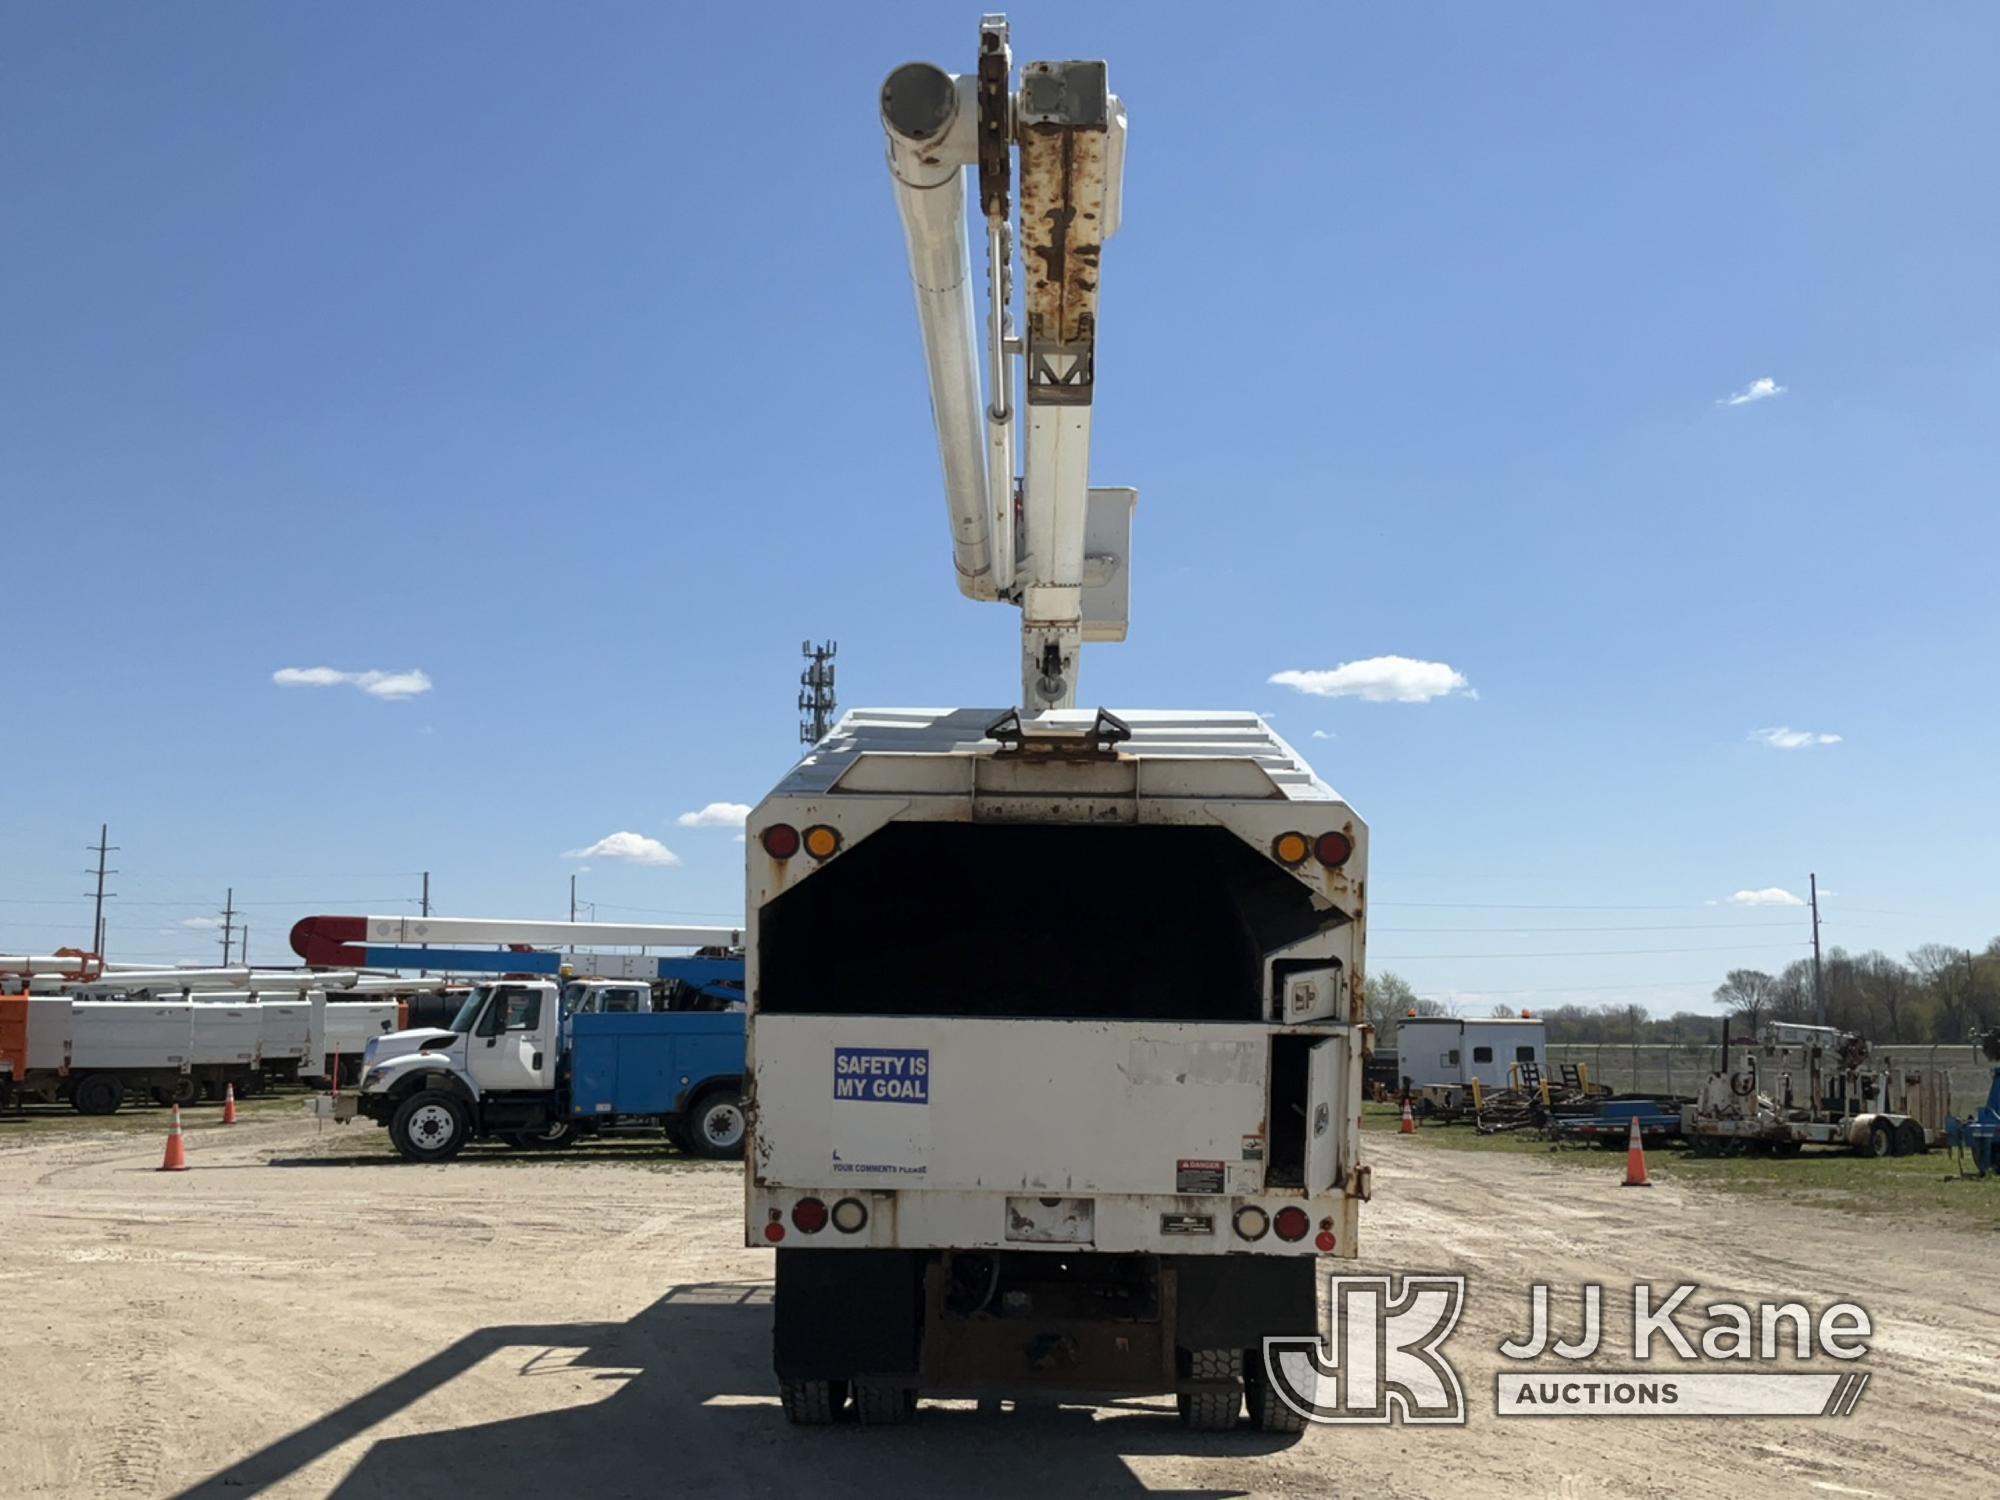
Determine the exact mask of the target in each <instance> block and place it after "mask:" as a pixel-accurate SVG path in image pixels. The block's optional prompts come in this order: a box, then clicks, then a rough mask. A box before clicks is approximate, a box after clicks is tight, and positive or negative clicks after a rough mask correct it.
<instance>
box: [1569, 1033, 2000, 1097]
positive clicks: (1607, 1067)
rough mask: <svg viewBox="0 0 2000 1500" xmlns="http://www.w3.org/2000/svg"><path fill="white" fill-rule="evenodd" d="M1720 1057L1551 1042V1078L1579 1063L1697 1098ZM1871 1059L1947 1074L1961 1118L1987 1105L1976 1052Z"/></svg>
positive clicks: (1963, 1048) (1615, 1084) (1935, 1048)
mask: <svg viewBox="0 0 2000 1500" xmlns="http://www.w3.org/2000/svg"><path fill="white" fill-rule="evenodd" d="M1718 1056H1719V1049H1718V1048H1717V1047H1715V1046H1714V1045H1713V1044H1710V1043H1677V1042H1637V1043H1627V1044H1621V1043H1618V1042H1552V1043H1550V1044H1549V1048H1548V1058H1549V1072H1550V1073H1551V1074H1558V1073H1559V1072H1560V1069H1561V1068H1562V1065H1563V1064H1564V1063H1580V1064H1582V1065H1583V1067H1584V1069H1585V1071H1586V1072H1587V1073H1588V1074H1589V1077H1590V1081H1591V1082H1592V1083H1601V1084H1603V1085H1604V1086H1605V1087H1607V1088H1609V1089H1611V1090H1613V1091H1614V1092H1617V1093H1621V1094H1639V1093H1659V1094H1685V1095H1692V1094H1695V1093H1698V1092H1700V1090H1701V1086H1702V1084H1704V1083H1706V1082H1707V1081H1708V1075H1709V1073H1710V1071H1711V1070H1713V1069H1714V1067H1715V1066H1716V1063H1717V1061H1718ZM1868 1058H1869V1065H1870V1066H1871V1067H1872V1068H1882V1067H1891V1068H1922V1069H1925V1070H1929V1071H1936V1072H1942V1073H1945V1074H1946V1075H1948V1076H1949V1078H1950V1079H1951V1107H1952V1110H1953V1112H1954V1113H1956V1114H1959V1115H1966V1114H1970V1113H1971V1112H1972V1111H1973V1110H1974V1109H1976V1108H1978V1107H1979V1106H1980V1105H1982V1104H1984V1103H1985V1102H1986V1095H1987V1091H1988V1089H1989V1088H1990V1087H1991V1086H1992V1081H1993V1064H1992V1063H1990V1062H1988V1061H1987V1060H1986V1059H1985V1057H1983V1056H1982V1055H1981V1054H1980V1051H1979V1049H1978V1048H1977V1047H1974V1046H1970V1045H1966V1044H1961V1043H1944V1042H1935V1043H1933V1042H1909V1043H1906V1044H1904V1045H1902V1046H1897V1045H1895V1044H1893V1043H1891V1044H1889V1045H1886V1046H1873V1047H1871V1048H1870V1049H1869V1054H1868ZM1775 1081H1776V1079H1775V1075H1774V1077H1773V1082H1775ZM1801 1087H1803V1080H1801Z"/></svg>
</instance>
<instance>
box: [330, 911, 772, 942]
mask: <svg viewBox="0 0 2000 1500" xmlns="http://www.w3.org/2000/svg"><path fill="white" fill-rule="evenodd" d="M361 920H362V921H364V922H366V923H367V924H368V928H367V936H366V937H365V938H362V939H360V941H363V942H365V943H368V944H370V945H391V946H413V945H416V944H419V943H550V944H556V943H583V942H595V943H607V944H610V945H611V946H613V947H618V946H621V945H622V946H625V947H639V948H734V947H739V946H741V945H742V942H743V931H742V929H741V928H738V927H671V926H665V925H662V924H659V923H654V922H523V921H516V920H512V919H507V920H498V921H496V920H491V919H488V918H482V917H363V918H362V919H361Z"/></svg>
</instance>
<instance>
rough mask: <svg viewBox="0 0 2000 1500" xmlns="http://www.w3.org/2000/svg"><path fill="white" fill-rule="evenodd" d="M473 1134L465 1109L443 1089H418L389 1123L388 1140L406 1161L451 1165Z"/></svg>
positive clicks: (454, 1097) (455, 1097) (453, 1095)
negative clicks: (447, 1163)
mask: <svg viewBox="0 0 2000 1500" xmlns="http://www.w3.org/2000/svg"><path fill="white" fill-rule="evenodd" d="M470 1134H471V1122H470V1121H469V1120H468V1119H467V1117H466V1113H465V1105H464V1104H463V1102H461V1101H460V1099H459V1098H458V1096H457V1095H456V1094H448V1093H446V1092H445V1091H444V1090H443V1089H419V1090H418V1091H417V1092H416V1093H414V1094H412V1095H410V1097H409V1098H407V1099H405V1100H404V1101H403V1102H402V1104H401V1105H399V1106H398V1107H397V1110H396V1113H395V1115H394V1116H393V1117H392V1118H391V1119H390V1121H389V1139H390V1140H391V1141H393V1142H395V1145H396V1150H397V1151H398V1152H399V1153H400V1154H401V1155H402V1157H403V1159H404V1160H405V1161H450V1160H451V1159H452V1158H453V1157H454V1156H456V1155H458V1153H459V1152H460V1151H462V1150H464V1149H465V1141H466V1137H467V1136H468V1135H470Z"/></svg>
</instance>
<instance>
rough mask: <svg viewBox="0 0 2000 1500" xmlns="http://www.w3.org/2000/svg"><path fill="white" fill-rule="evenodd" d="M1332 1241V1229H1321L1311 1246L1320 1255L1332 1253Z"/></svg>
mask: <svg viewBox="0 0 2000 1500" xmlns="http://www.w3.org/2000/svg"><path fill="white" fill-rule="evenodd" d="M1333 1243H1334V1242H1333V1231H1332V1230H1329V1229H1322V1230H1321V1231H1320V1232H1319V1233H1318V1235H1316V1236H1315V1237H1314V1239H1313V1247H1314V1248H1315V1249H1317V1250H1318V1251H1319V1253H1320V1254H1321V1255H1331V1254H1333Z"/></svg>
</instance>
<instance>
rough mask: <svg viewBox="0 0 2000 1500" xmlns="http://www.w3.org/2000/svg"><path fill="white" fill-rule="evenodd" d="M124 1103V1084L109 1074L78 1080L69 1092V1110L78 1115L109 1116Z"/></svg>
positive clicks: (93, 1074)
mask: <svg viewBox="0 0 2000 1500" xmlns="http://www.w3.org/2000/svg"><path fill="white" fill-rule="evenodd" d="M124 1102H125V1084H124V1081H123V1080H122V1079H119V1078H116V1077H114V1076H113V1075H111V1074H109V1073H92V1074H91V1075H90V1076H89V1077H87V1078H79V1079H78V1080H77V1081H76V1087H75V1088H73V1089H71V1090H70V1092H69V1103H70V1108H71V1109H74V1110H75V1111H76V1112H77V1113H78V1114H80V1115H109V1114H116V1113H117V1112H118V1106H119V1105H121V1104H123V1103H124Z"/></svg>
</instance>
